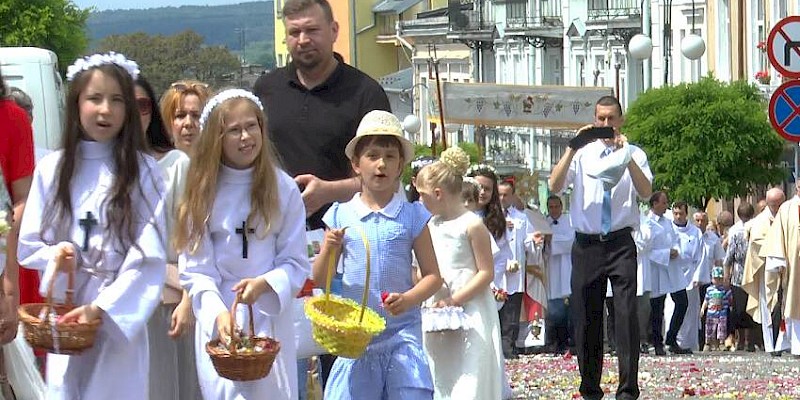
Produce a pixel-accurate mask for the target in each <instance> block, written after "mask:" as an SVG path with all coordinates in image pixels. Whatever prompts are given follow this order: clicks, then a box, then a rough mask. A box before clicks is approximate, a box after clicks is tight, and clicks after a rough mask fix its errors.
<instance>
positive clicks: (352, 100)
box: [253, 0, 391, 229]
mask: <svg viewBox="0 0 800 400" xmlns="http://www.w3.org/2000/svg"><path fill="white" fill-rule="evenodd" d="M283 21H284V24H285V26H286V46H287V47H288V49H289V53H290V54H291V56H292V61H291V62H290V63H289V64H288V65H287V66H286V67H284V68H279V69H277V70H275V71H272V72H270V73H268V74H265V75H262V76H261V77H260V78H259V79H258V80H257V81H256V83H255V86H254V88H253V92H255V94H256V95H257V96H258V97H260V98H261V102H262V103H263V104H264V107H265V109H266V112H267V128H268V130H269V134H270V137H271V139H272V141H273V142H274V143H275V147H276V148H277V151H278V154H279V155H280V156H281V158H282V159H283V165H284V167H285V168H286V170H287V172H288V173H289V174H290V175H292V176H294V177H295V181H297V183H298V185H300V186H301V188H302V189H303V201H304V202H305V205H306V212H307V215H308V216H309V219H308V220H307V224H308V227H309V228H310V229H317V228H321V227H322V222H321V218H322V215H323V214H324V212H325V210H326V209H327V207H328V205H329V204H330V203H332V202H334V201H347V200H350V198H352V196H353V194H355V193H356V192H358V191H360V190H361V183H360V181H358V180H357V179H356V178H355V177H354V175H353V170H352V168H351V166H350V161H349V160H348V159H347V157H346V156H345V154H344V148H345V146H346V145H347V142H349V141H350V139H352V138H353V136H355V132H356V128H357V127H358V123H359V122H361V118H362V117H363V116H364V115H365V114H366V113H368V112H370V111H372V110H385V111H391V110H390V106H389V99H388V98H387V97H386V93H384V91H383V89H382V88H381V86H380V85H379V84H378V82H376V81H375V80H373V79H372V78H370V77H369V76H367V75H366V74H364V73H363V72H361V71H359V70H357V69H355V68H353V67H351V66H349V65H347V64H345V63H344V61H343V60H342V58H341V56H340V55H338V54H336V53H334V52H333V43H334V42H335V41H336V37H337V35H338V32H339V25H338V24H337V23H336V21H334V20H333V13H332V11H331V6H330V4H329V3H328V1H327V0H288V1H286V3H285V4H284V6H283Z"/></svg>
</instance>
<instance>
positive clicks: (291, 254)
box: [261, 172, 311, 315]
mask: <svg viewBox="0 0 800 400" xmlns="http://www.w3.org/2000/svg"><path fill="white" fill-rule="evenodd" d="M278 178H279V188H280V189H281V190H280V192H279V193H281V194H286V196H285V197H284V196H281V210H280V216H281V218H282V221H281V224H280V225H279V227H280V230H279V232H277V236H276V238H275V260H274V261H273V268H272V269H271V270H270V271H268V272H267V273H265V274H263V275H261V276H262V277H263V278H264V280H266V281H267V283H268V284H269V286H270V287H271V288H272V290H270V291H267V292H266V293H264V294H263V296H267V297H269V298H270V299H269V301H267V302H264V304H267V305H269V306H267V307H266V309H265V311H266V312H267V313H269V314H272V315H277V314H281V313H283V312H284V311H285V310H287V309H288V308H290V307H292V300H293V299H294V298H295V296H297V293H298V292H299V291H300V289H301V288H302V287H303V284H304V283H305V281H306V278H307V277H308V276H309V275H310V274H311V265H310V264H309V262H308V241H307V239H306V209H305V206H304V205H303V199H302V197H301V196H300V190H299V189H298V188H297V184H295V183H294V180H293V179H292V178H290V177H289V176H288V175H286V174H285V173H282V172H279V176H278ZM273 305H275V307H272V306H273Z"/></svg>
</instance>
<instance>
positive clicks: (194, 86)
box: [169, 82, 208, 92]
mask: <svg viewBox="0 0 800 400" xmlns="http://www.w3.org/2000/svg"><path fill="white" fill-rule="evenodd" d="M169 87H170V88H172V89H175V90H177V91H179V92H183V91H184V90H187V89H189V88H191V89H198V88H202V89H208V84H207V83H202V82H198V83H186V82H174V83H173V84H171V85H169Z"/></svg>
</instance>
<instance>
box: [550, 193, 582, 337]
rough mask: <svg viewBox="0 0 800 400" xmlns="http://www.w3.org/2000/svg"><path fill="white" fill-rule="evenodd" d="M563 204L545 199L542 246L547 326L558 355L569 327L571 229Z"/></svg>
mask: <svg viewBox="0 0 800 400" xmlns="http://www.w3.org/2000/svg"><path fill="white" fill-rule="evenodd" d="M563 209H564V203H563V202H562V201H561V198H560V197H558V196H556V195H551V196H550V197H548V198H547V213H548V216H547V222H548V223H549V225H550V230H551V232H552V234H551V235H549V237H548V238H547V239H546V244H545V257H547V262H546V263H545V266H546V269H545V279H546V281H547V285H546V287H547V300H548V301H547V302H548V307H547V315H548V325H550V326H549V327H550V328H552V329H553V330H554V332H555V335H552V336H550V337H551V338H552V339H555V343H554V344H555V351H556V352H558V353H561V352H563V351H565V350H566V349H567V346H569V344H570V342H571V341H572V340H571V338H572V333H571V332H570V329H571V326H572V324H571V323H570V315H569V300H568V299H569V296H570V294H572V287H571V286H570V280H571V279H572V278H571V277H572V243H573V242H574V241H575V229H574V228H573V227H572V221H571V220H570V218H569V214H563Z"/></svg>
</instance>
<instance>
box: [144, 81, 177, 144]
mask: <svg viewBox="0 0 800 400" xmlns="http://www.w3.org/2000/svg"><path fill="white" fill-rule="evenodd" d="M136 85H137V86H139V87H141V88H142V90H144V92H145V94H147V97H148V98H149V99H150V116H151V118H150V125H148V126H147V132H146V136H147V144H148V145H149V146H150V150H153V151H156V152H158V153H166V152H168V151H170V150H173V149H175V145H173V144H172V140H171V139H170V136H169V135H168V134H167V127H166V126H164V119H163V118H161V110H160V107H158V98H156V92H155V91H154V90H153V87H152V86H150V82H148V81H147V79H145V78H144V77H143V76H142V75H141V74H140V75H139V77H138V78H136Z"/></svg>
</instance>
